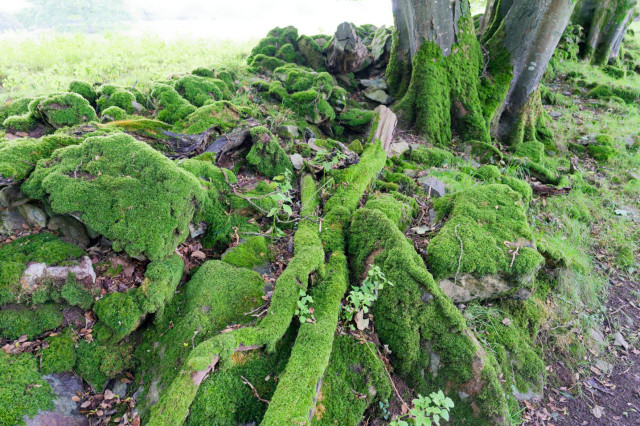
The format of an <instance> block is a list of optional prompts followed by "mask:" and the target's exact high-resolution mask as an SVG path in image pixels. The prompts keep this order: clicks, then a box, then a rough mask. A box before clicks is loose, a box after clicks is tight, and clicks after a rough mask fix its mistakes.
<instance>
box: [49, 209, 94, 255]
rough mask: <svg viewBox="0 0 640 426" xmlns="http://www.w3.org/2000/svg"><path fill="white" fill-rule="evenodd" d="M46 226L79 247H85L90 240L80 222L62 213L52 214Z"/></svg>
mask: <svg viewBox="0 0 640 426" xmlns="http://www.w3.org/2000/svg"><path fill="white" fill-rule="evenodd" d="M47 227H48V228H49V229H50V230H52V231H56V232H58V233H59V234H60V236H61V237H62V238H63V239H65V240H68V241H69V242H71V243H73V244H76V245H79V246H81V247H87V246H88V245H89V243H90V242H91V240H90V239H89V236H88V235H87V230H86V228H85V227H84V225H83V224H82V222H80V221H78V220H77V219H75V218H74V217H71V216H62V215H59V216H53V217H52V218H51V219H50V220H49V225H48V226H47Z"/></svg>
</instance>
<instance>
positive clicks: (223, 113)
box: [174, 101, 250, 135]
mask: <svg viewBox="0 0 640 426" xmlns="http://www.w3.org/2000/svg"><path fill="white" fill-rule="evenodd" d="M248 114H250V111H249V110H248V108H245V107H236V106H235V105H233V104H232V103H230V102H228V101H218V102H213V103H211V104H208V105H205V106H203V107H201V108H198V109H197V110H195V111H194V112H193V113H191V114H189V115H188V116H187V117H186V118H185V119H184V120H182V121H180V122H178V123H176V125H175V126H174V130H175V131H177V132H182V133H186V134H188V135H192V134H196V133H202V132H204V131H206V130H208V129H211V128H215V130H216V131H217V132H218V133H219V134H225V133H228V132H230V131H231V130H233V129H234V128H235V127H236V126H237V125H238V123H239V121H240V119H241V118H242V117H244V116H246V115H248Z"/></svg>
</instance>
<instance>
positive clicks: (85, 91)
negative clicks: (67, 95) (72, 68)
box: [69, 81, 98, 105]
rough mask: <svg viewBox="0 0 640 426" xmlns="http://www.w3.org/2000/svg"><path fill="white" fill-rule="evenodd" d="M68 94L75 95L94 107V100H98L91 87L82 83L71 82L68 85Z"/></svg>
mask: <svg viewBox="0 0 640 426" xmlns="http://www.w3.org/2000/svg"><path fill="white" fill-rule="evenodd" d="M69 92H72V93H77V94H78V95H80V96H82V97H83V98H85V99H86V100H87V101H89V103H90V104H91V105H95V104H96V99H97V98H98V94H97V93H96V90H95V89H94V88H93V86H92V85H90V84H89V83H86V82H84V81H72V82H71V83H70V84H69Z"/></svg>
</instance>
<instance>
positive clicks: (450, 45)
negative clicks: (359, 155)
mask: <svg viewBox="0 0 640 426" xmlns="http://www.w3.org/2000/svg"><path fill="white" fill-rule="evenodd" d="M392 4H393V14H394V19H395V26H396V31H395V33H394V40H393V47H392V52H391V58H390V61H389V66H388V67H387V71H386V76H387V81H388V84H389V89H390V91H391V94H392V95H393V96H394V97H395V98H396V99H398V100H399V102H398V103H397V104H396V106H395V108H394V109H395V111H396V112H397V113H398V115H399V119H400V122H401V123H403V124H404V125H407V126H413V127H415V129H416V130H417V131H418V132H420V133H421V134H423V135H425V136H426V138H427V140H428V141H429V142H433V143H436V144H441V145H446V144H449V143H450V142H451V139H452V131H451V129H452V127H453V128H455V129H456V130H458V132H459V133H460V136H461V137H462V138H463V139H477V140H483V141H488V140H489V132H488V129H487V126H486V122H485V120H484V118H483V115H482V108H481V104H480V100H479V97H478V86H479V78H478V76H479V75H480V74H481V71H482V67H483V59H482V50H481V47H480V44H479V42H478V40H477V38H476V34H475V28H474V25H473V20H472V18H471V12H470V8H469V1H468V0H452V1H423V0H393V2H392Z"/></svg>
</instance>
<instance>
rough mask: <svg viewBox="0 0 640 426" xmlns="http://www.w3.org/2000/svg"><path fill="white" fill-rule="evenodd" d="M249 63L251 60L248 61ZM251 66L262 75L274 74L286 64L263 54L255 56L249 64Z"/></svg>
mask: <svg viewBox="0 0 640 426" xmlns="http://www.w3.org/2000/svg"><path fill="white" fill-rule="evenodd" d="M248 61H249V60H248ZM248 63H249V66H251V67H253V68H255V69H257V70H258V71H259V72H261V73H267V72H273V71H274V70H275V69H276V68H278V67H281V66H283V65H284V64H285V62H284V61H282V60H280V59H278V58H274V57H272V56H268V55H263V54H262V53H260V54H258V55H256V56H254V57H253V58H251V60H250V61H249V62H248Z"/></svg>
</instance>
